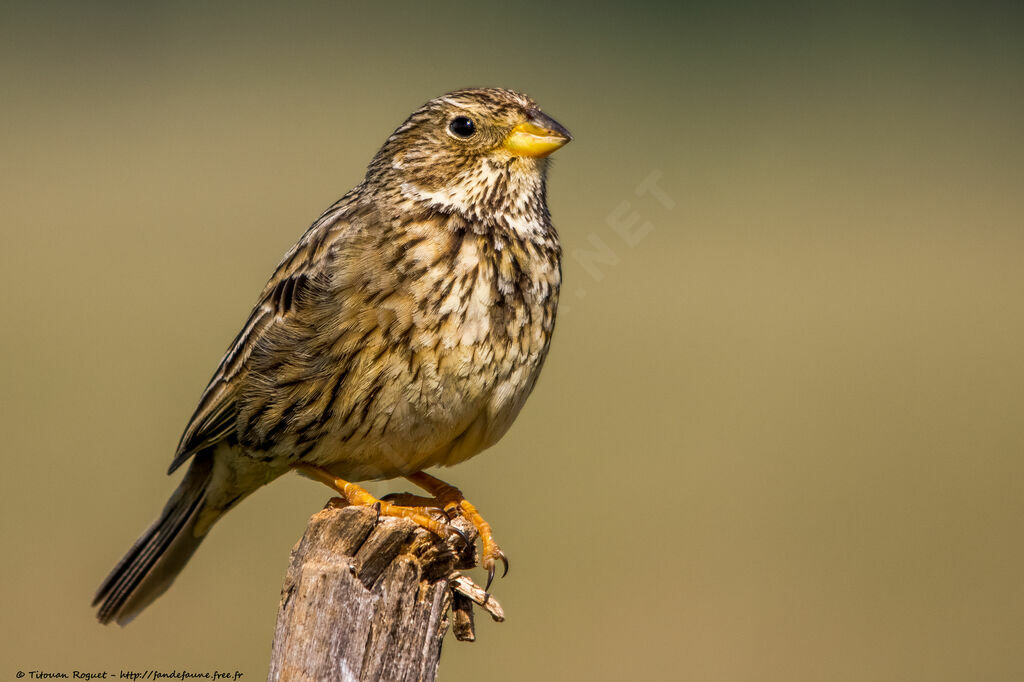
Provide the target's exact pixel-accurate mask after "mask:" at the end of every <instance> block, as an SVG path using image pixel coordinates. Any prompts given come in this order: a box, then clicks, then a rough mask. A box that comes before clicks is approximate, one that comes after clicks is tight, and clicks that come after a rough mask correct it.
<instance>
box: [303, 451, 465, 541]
mask: <svg viewBox="0 0 1024 682" xmlns="http://www.w3.org/2000/svg"><path fill="white" fill-rule="evenodd" d="M294 468H295V469H296V470H297V471H299V473H301V474H304V475H306V476H308V477H309V478H312V479H313V480H315V481H320V482H321V483H323V484H324V485H326V486H327V487H329V488H332V489H333V490H336V491H337V492H338V493H340V494H341V496H342V497H344V498H345V500H347V501H348V503H349V504H351V505H356V506H366V507H377V509H378V510H379V513H380V515H381V516H398V517H401V518H405V519H409V520H411V521H413V522H414V523H416V524H417V525H419V526H422V527H423V528H426V529H427V530H429V531H430V532H431V533H433V534H434V535H437V536H439V537H442V538H445V539H447V538H449V537H451V536H453V535H458V536H460V537H462V539H463V540H464V541H465V540H466V536H465V535H464V534H463V533H462V531H460V530H458V529H457V528H455V527H454V526H451V525H449V524H447V523H445V522H443V521H438V520H437V519H435V518H432V517H431V516H430V512H431V508H430V507H425V506H424V507H419V506H417V507H404V506H401V505H397V504H392V503H391V502H385V501H383V500H378V499H377V498H376V497H374V496H373V495H371V494H370V493H368V492H367V491H366V490H365V489H364V488H362V487H360V486H358V485H356V484H355V483H349V482H348V481H346V480H345V479H343V478H338V477H336V476H334V475H332V474H330V473H328V472H326V471H324V470H323V469H321V468H320V467H315V466H310V465H308V464H296V465H295V466H294ZM418 499H421V500H424V501H427V502H432V501H433V500H428V499H427V498H418Z"/></svg>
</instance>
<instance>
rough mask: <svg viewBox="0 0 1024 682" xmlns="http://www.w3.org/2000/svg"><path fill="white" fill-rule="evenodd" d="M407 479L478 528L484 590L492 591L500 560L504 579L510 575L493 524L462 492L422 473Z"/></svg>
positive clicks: (451, 512)
mask: <svg viewBox="0 0 1024 682" xmlns="http://www.w3.org/2000/svg"><path fill="white" fill-rule="evenodd" d="M406 479H408V480H410V481H412V482H413V483H415V484H416V485H418V486H419V487H421V488H423V489H424V490H426V491H427V492H428V493H430V494H431V495H433V496H434V497H436V498H437V500H438V502H440V503H441V506H442V507H443V508H444V510H445V511H446V512H448V513H449V514H455V513H460V514H462V515H463V516H465V517H466V519H468V520H469V522H470V523H472V524H473V527H474V528H476V532H477V533H478V534H479V535H480V540H481V542H483V546H484V547H483V554H482V557H481V560H480V564H481V565H482V566H483V567H484V568H485V569H486V570H487V586H486V587H485V588H484V589H485V590H487V589H490V587H491V581H492V580H494V565H495V562H496V561H497V560H498V559H501V562H502V563H503V564H504V565H505V570H504V571H503V572H502V574H501V575H502V577H505V574H506V573H508V557H506V556H505V553H504V552H502V551H501V547H499V546H498V543H497V542H495V541H494V533H493V532H491V524H489V523H487V522H486V521H484V517H482V516H480V512H478V511H477V510H476V507H474V506H473V505H472V504H470V502H469V500H467V499H466V498H465V496H463V494H462V491H461V490H459V489H458V488H456V487H455V486H453V485H449V484H448V483H445V482H444V481H442V480H441V479H439V478H434V477H433V476H431V475H430V474H427V473H424V472H422V471H420V472H417V473H415V474H412V475H410V476H406Z"/></svg>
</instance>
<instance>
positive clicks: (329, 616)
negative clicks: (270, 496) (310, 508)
mask: <svg viewBox="0 0 1024 682" xmlns="http://www.w3.org/2000/svg"><path fill="white" fill-rule="evenodd" d="M452 524H453V525H455V526H456V527H458V528H459V529H460V530H462V531H463V532H464V533H465V534H466V536H467V537H468V538H469V540H470V545H469V546H468V547H467V546H465V545H464V543H463V541H462V539H461V538H458V537H455V538H450V539H449V540H447V541H445V540H442V539H440V538H438V537H437V536H435V535H433V534H432V533H429V532H427V531H425V530H423V529H422V528H420V527H419V526H417V525H416V524H414V523H412V522H411V521H408V520H406V519H397V518H385V517H381V518H379V519H378V517H377V514H376V512H375V511H374V510H373V509H371V508H367V507H349V506H345V503H344V501H342V500H340V499H337V498H335V499H334V500H331V502H330V503H328V505H327V507H326V508H325V509H323V510H322V511H320V512H317V513H316V514H314V515H313V517H312V518H311V519H310V521H309V525H308V526H307V528H306V533H305V535H303V537H302V540H300V541H299V543H298V544H297V545H296V546H295V548H294V549H293V550H292V554H291V562H290V565H289V568H288V573H287V575H286V577H285V581H284V586H283V588H282V591H281V605H280V608H279V610H278V615H277V626H276V629H275V632H274V644H273V650H272V654H271V661H270V674H269V675H268V678H267V679H268V680H271V681H274V682H276V681H278V680H344V681H346V682H347V681H348V680H388V681H391V680H395V681H401V680H410V681H412V680H425V681H428V682H429V681H431V680H434V679H436V677H437V668H438V664H439V662H440V657H441V641H442V640H443V639H444V635H445V633H446V632H447V630H448V625H449V621H451V625H452V631H453V634H454V635H455V637H456V639H459V640H464V641H473V640H474V639H475V638H476V634H475V631H474V626H473V606H474V605H477V606H479V607H480V608H482V609H484V610H485V611H486V612H487V613H488V614H489V615H490V616H491V618H493V619H494V620H496V621H502V620H504V619H505V614H504V612H503V611H502V608H501V605H500V604H499V603H498V602H497V600H495V599H494V597H492V596H490V594H488V593H487V592H485V591H484V590H483V588H481V587H479V586H478V585H476V584H475V583H473V581H472V580H470V579H469V578H468V577H467V576H465V575H463V574H461V573H460V572H459V571H460V570H464V569H469V568H472V567H473V566H475V565H476V551H475V548H474V541H475V540H476V530H475V529H474V528H473V526H472V524H470V523H468V522H467V521H466V520H465V519H462V518H456V519H455V520H454V521H452ZM449 613H451V618H449V615H448V614H449Z"/></svg>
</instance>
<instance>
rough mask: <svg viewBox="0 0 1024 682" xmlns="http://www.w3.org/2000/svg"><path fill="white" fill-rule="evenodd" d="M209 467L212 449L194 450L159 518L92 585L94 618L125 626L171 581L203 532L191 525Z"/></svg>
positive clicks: (203, 496) (207, 481)
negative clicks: (95, 585)
mask: <svg viewBox="0 0 1024 682" xmlns="http://www.w3.org/2000/svg"><path fill="white" fill-rule="evenodd" d="M212 472H213V456H212V453H210V452H201V453H198V454H197V455H196V456H195V458H194V459H193V460H192V464H191V465H190V466H189V469H188V472H187V473H186V474H185V478H184V479H183V480H182V481H181V485H179V486H178V489H177V490H175V491H174V494H173V495H171V499H170V500H168V501H167V505H166V506H165V507H164V511H163V513H162V514H160V518H158V519H157V520H156V522H154V523H153V525H152V526H150V527H149V528H148V529H147V530H146V532H145V533H143V534H142V537H140V538H139V539H138V540H136V541H135V544H134V545H132V548H131V549H130V550H128V553H127V554H125V555H124V558H123V559H121V561H120V562H118V564H117V566H115V567H114V570H112V571H111V572H110V575H108V576H107V578H106V580H104V581H103V584H102V585H100V589H99V590H97V592H96V597H95V598H94V599H93V602H92V605H93V606H97V605H99V612H98V613H97V614H96V617H97V618H98V619H99V621H100V622H101V623H103V624H106V623H109V622H110V621H112V620H113V621H117V623H118V624H119V625H127V624H128V623H129V622H131V620H132V619H133V618H135V616H137V615H138V614H139V612H140V611H142V609H144V608H146V607H147V606H149V605H150V604H151V603H152V602H153V600H154V599H156V598H157V597H159V596H160V595H161V594H163V593H164V592H165V591H166V590H167V588H168V587H170V586H171V583H172V582H174V579H175V578H176V577H177V576H178V573H180V572H181V569H182V568H184V567H185V564H186V563H187V562H188V560H189V558H190V557H191V556H192V553H193V552H195V551H196V548H197V547H198V546H199V543H200V542H202V540H203V537H205V533H204V535H203V536H200V537H197V536H196V534H195V532H194V530H195V525H196V519H197V518H198V517H199V512H200V511H201V510H202V508H203V503H204V501H205V500H206V497H207V488H208V486H209V484H210V478H211V474H212ZM207 527H209V526H208V525H207Z"/></svg>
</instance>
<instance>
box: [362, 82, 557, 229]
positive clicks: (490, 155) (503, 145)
mask: <svg viewBox="0 0 1024 682" xmlns="http://www.w3.org/2000/svg"><path fill="white" fill-rule="evenodd" d="M570 140H572V136H571V135H570V134H569V131H568V130H566V129H565V128H564V127H563V126H562V125H561V124H560V123H558V122H557V121H555V120H554V119H553V118H551V117H550V116H548V115H547V114H544V113H542V112H541V111H540V109H539V108H538V107H537V104H536V103H535V102H534V101H533V100H532V99H530V98H529V97H526V96H525V95H521V94H519V93H516V92H512V91H511V90H501V89H497V88H487V89H468V90H457V91H455V92H450V93H448V94H446V95H442V96H441V97H438V98H436V99H432V100H430V101H429V102H427V103H426V104H424V105H423V106H422V107H420V108H419V109H417V110H416V111H415V112H414V113H413V114H412V115H411V116H410V117H409V118H408V119H407V120H406V121H405V123H403V124H402V125H401V126H399V127H398V129H397V130H395V132H394V133H393V134H392V135H391V137H389V138H388V140H387V142H385V143H384V146H383V147H382V148H381V150H380V151H379V152H378V153H377V156H376V157H374V160H373V162H372V163H371V164H370V167H369V170H368V171H367V175H366V183H367V185H368V186H370V187H372V188H373V190H374V192H375V193H376V194H377V196H378V197H380V196H383V197H388V198H391V199H393V200H395V201H401V202H414V203H417V204H423V205H426V206H429V207H430V208H433V209H435V210H441V211H445V212H449V213H454V212H457V213H460V214H462V215H464V216H465V217H466V218H469V219H472V220H480V221H485V222H486V221H488V220H490V219H493V218H495V217H498V218H499V219H500V217H502V216H504V217H507V218H509V219H520V220H521V219H522V218H524V217H529V216H530V215H531V214H534V213H537V217H538V218H540V217H542V216H546V211H547V208H546V206H545V200H544V178H545V174H546V171H547V163H548V161H547V157H548V155H550V154H551V153H552V152H554V151H555V150H556V149H558V148H559V147H561V146H563V145H564V144H566V143H567V142H569V141H570Z"/></svg>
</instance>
